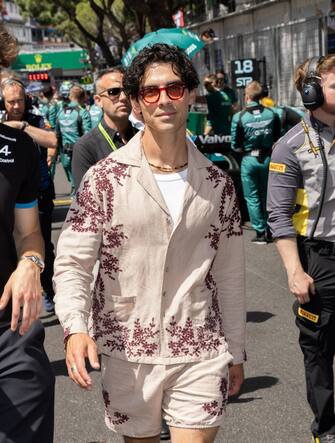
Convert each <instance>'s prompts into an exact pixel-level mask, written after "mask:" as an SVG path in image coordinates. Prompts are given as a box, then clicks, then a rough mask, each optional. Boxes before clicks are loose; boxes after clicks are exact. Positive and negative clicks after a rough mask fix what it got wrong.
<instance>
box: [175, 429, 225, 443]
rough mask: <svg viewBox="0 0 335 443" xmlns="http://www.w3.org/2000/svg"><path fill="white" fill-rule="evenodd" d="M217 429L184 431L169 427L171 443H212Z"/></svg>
mask: <svg viewBox="0 0 335 443" xmlns="http://www.w3.org/2000/svg"><path fill="white" fill-rule="evenodd" d="M218 430H219V428H218V427H216V428H206V429H186V428H174V427H173V426H170V433H171V442H172V443H214V439H215V436H216V434H217V432H218Z"/></svg>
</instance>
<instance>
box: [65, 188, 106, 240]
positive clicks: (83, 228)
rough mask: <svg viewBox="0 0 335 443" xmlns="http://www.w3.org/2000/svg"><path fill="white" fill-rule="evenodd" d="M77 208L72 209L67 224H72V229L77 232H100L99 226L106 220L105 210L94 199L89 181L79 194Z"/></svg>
mask: <svg viewBox="0 0 335 443" xmlns="http://www.w3.org/2000/svg"><path fill="white" fill-rule="evenodd" d="M76 203H77V205H76V206H75V207H71V208H70V210H69V214H68V217H67V222H68V223H71V229H72V230H73V231H77V232H94V233H97V232H98V226H99V225H100V224H101V223H102V220H103V218H104V213H103V210H102V209H101V208H100V207H99V205H98V204H97V202H96V201H95V199H94V197H93V193H92V190H91V188H90V184H89V181H88V180H85V182H84V184H83V185H82V187H81V188H80V190H79V191H78V192H77V196H76Z"/></svg>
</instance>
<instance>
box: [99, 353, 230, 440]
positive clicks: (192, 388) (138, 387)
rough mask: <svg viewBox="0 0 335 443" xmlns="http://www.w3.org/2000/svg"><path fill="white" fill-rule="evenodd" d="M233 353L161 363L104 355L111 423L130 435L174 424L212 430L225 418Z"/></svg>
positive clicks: (156, 431) (146, 434)
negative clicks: (132, 360) (183, 362)
mask: <svg viewBox="0 0 335 443" xmlns="http://www.w3.org/2000/svg"><path fill="white" fill-rule="evenodd" d="M230 360H231V356H230V354H228V357H227V354H223V355H220V356H218V357H216V358H213V359H210V360H205V361H201V362H195V363H186V364H172V365H155V364H143V363H131V362H128V361H123V360H119V359H115V358H113V357H109V356H102V395H103V399H104V403H105V421H106V425H107V426H108V428H110V429H111V430H112V431H114V432H117V433H119V434H122V435H126V436H129V437H137V438H145V437H152V436H155V435H158V434H159V433H160V431H161V422H162V417H163V418H164V419H165V420H166V422H167V424H168V425H169V426H175V427H180V428H193V429H202V428H212V427H216V426H220V425H221V424H222V421H223V417H224V412H225V407H226V404H227V400H228V363H229V361H230Z"/></svg>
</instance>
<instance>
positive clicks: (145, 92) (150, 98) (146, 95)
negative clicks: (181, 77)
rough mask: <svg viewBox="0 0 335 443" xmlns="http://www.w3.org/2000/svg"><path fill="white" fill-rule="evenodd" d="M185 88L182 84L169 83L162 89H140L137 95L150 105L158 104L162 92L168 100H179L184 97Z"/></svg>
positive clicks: (152, 87)
mask: <svg viewBox="0 0 335 443" xmlns="http://www.w3.org/2000/svg"><path fill="white" fill-rule="evenodd" d="M185 88H186V86H185V85H184V84H182V83H171V84H170V85H167V86H164V87H159V86H148V87H146V88H142V89H140V91H139V95H140V97H141V98H142V100H143V101H145V102H146V103H150V104H152V103H157V102H158V100H159V98H160V96H161V92H162V91H165V92H166V95H167V96H168V97H169V99H171V100H179V99H180V98H182V96H183V95H184V91H185Z"/></svg>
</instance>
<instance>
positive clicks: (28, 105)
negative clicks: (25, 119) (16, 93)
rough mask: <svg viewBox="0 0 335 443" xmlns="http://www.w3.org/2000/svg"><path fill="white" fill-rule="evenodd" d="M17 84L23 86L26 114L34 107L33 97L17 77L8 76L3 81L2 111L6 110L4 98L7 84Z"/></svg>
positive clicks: (0, 98) (0, 101)
mask: <svg viewBox="0 0 335 443" xmlns="http://www.w3.org/2000/svg"><path fill="white" fill-rule="evenodd" d="M11 85H17V86H19V87H20V88H22V90H23V92H24V113H25V114H26V113H27V112H28V111H29V110H30V109H31V108H32V99H31V97H30V96H29V95H27V94H26V88H25V86H24V84H23V83H22V82H21V81H20V80H18V79H16V78H7V79H6V80H4V81H3V82H1V95H0V111H6V105H5V100H4V98H3V92H2V91H3V89H4V88H5V87H6V86H11Z"/></svg>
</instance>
